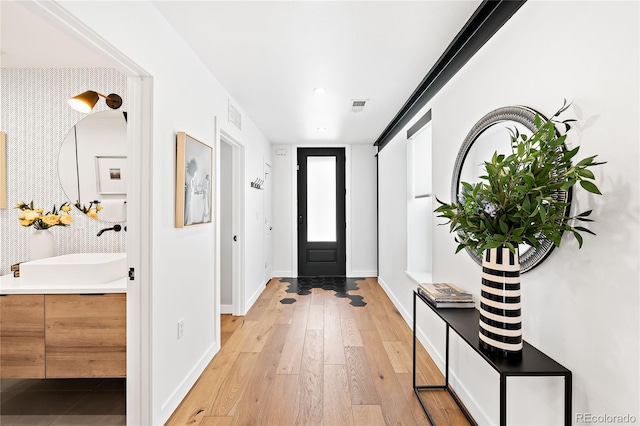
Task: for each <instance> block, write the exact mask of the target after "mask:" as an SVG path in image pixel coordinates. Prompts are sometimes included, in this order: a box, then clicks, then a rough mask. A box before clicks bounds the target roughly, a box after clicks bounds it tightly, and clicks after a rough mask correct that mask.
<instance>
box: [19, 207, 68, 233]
mask: <svg viewBox="0 0 640 426" xmlns="http://www.w3.org/2000/svg"><path fill="white" fill-rule="evenodd" d="M16 208H17V209H20V214H19V215H18V220H19V221H20V225H22V226H33V227H34V228H35V229H49V228H51V227H52V226H67V225H70V224H71V222H73V218H72V217H71V215H70V214H69V210H70V207H69V203H63V204H62V205H61V206H60V208H59V209H58V208H57V207H56V206H55V205H54V206H53V208H52V209H51V211H49V212H46V213H45V211H44V209H43V208H34V207H33V201H31V202H30V203H29V204H27V203H25V202H24V201H20V202H19V203H18V204H16Z"/></svg>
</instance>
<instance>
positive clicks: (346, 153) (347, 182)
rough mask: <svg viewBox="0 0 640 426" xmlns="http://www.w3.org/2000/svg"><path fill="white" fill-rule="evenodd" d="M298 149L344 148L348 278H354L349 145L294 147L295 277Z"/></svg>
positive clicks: (294, 262)
mask: <svg viewBox="0 0 640 426" xmlns="http://www.w3.org/2000/svg"><path fill="white" fill-rule="evenodd" d="M298 148H344V158H345V169H344V174H345V181H344V185H345V189H346V191H347V192H346V196H345V220H346V222H347V230H346V235H345V236H346V247H345V248H346V253H347V265H346V266H347V277H350V276H352V274H353V272H352V255H351V241H352V237H351V229H352V216H351V215H352V206H351V199H352V197H351V145H348V144H319V145H318V144H309V145H306V144H305V145H302V144H298V145H293V149H294V151H293V152H294V153H295V155H291V156H290V157H291V167H290V169H291V218H292V220H291V247H292V250H291V252H292V253H291V257H292V259H291V265H292V273H293V276H294V277H297V276H298V273H299V270H298V220H297V218H298V170H297V165H298Z"/></svg>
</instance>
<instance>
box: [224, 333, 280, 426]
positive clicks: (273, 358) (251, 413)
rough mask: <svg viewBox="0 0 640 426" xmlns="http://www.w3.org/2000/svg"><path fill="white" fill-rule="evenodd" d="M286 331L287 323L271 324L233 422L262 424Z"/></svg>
mask: <svg viewBox="0 0 640 426" xmlns="http://www.w3.org/2000/svg"><path fill="white" fill-rule="evenodd" d="M288 331H289V325H284V324H274V325H272V331H271V333H270V334H269V336H268V340H267V342H266V344H265V345H264V346H263V348H262V351H261V353H260V354H259V356H258V360H257V361H256V364H255V367H254V368H253V374H252V376H251V378H250V384H249V385H248V386H247V388H246V389H245V392H244V393H243V394H242V399H241V400H240V402H239V404H238V406H237V407H238V409H237V410H236V411H235V415H234V418H233V422H234V424H238V425H255V424H264V423H262V420H261V419H262V418H263V417H264V416H265V407H266V402H267V400H268V397H269V394H270V393H271V392H272V391H273V389H272V386H273V383H274V382H275V378H276V370H277V368H278V361H279V359H280V354H281V353H282V348H283V347H284V343H285V341H286V338H287V332H288Z"/></svg>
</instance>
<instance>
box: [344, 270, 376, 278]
mask: <svg viewBox="0 0 640 426" xmlns="http://www.w3.org/2000/svg"><path fill="white" fill-rule="evenodd" d="M377 275H378V271H366V270H365V271H351V275H350V276H351V277H363V278H367V277H375V276H377Z"/></svg>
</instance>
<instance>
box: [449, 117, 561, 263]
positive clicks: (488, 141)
mask: <svg viewBox="0 0 640 426" xmlns="http://www.w3.org/2000/svg"><path fill="white" fill-rule="evenodd" d="M536 114H537V115H539V116H540V117H541V118H542V119H543V120H546V119H545V117H544V116H543V115H542V114H540V113H537V112H536V111H534V110H532V109H530V108H527V107H522V106H510V107H504V108H499V109H496V110H494V111H492V112H490V113H489V114H487V115H485V116H484V117H482V118H481V119H480V121H478V122H477V123H476V125H475V126H473V128H472V129H471V131H470V132H469V134H468V135H467V137H466V138H465V140H464V142H463V143H462V146H461V147H460V151H459V152H458V156H457V158H456V162H455V165H454V168H453V177H452V180H451V199H452V200H456V199H457V198H458V193H459V192H460V187H461V186H460V182H469V183H471V184H473V183H476V182H479V181H480V178H479V176H481V175H482V174H483V173H484V162H485V161H489V160H490V159H491V156H492V155H493V153H494V152H496V151H497V152H498V154H507V155H508V154H511V134H510V133H509V130H508V129H517V130H518V131H519V132H520V134H525V135H528V136H530V135H531V134H533V132H535V130H536V126H535V116H536ZM562 149H564V147H562ZM555 197H556V199H558V200H560V201H563V202H566V203H569V204H570V203H571V191H557V193H556V194H555ZM569 208H570V205H568V206H567V210H566V212H567V214H568V212H569ZM540 243H541V244H540V247H538V248H535V247H532V246H530V245H526V244H520V246H519V251H520V272H521V273H524V272H527V271H530V270H531V269H533V268H535V267H536V266H538V265H539V264H540V263H542V262H543V261H544V260H545V259H546V258H547V257H548V256H549V254H550V253H551V251H553V249H554V247H555V246H554V245H553V243H552V242H551V241H549V240H546V239H544V240H540ZM466 251H467V253H469V255H470V256H471V257H472V258H473V260H475V262H476V263H477V264H479V265H482V258H481V257H480V255H478V254H477V253H475V252H474V251H473V250H470V249H468V248H467V249H466Z"/></svg>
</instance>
